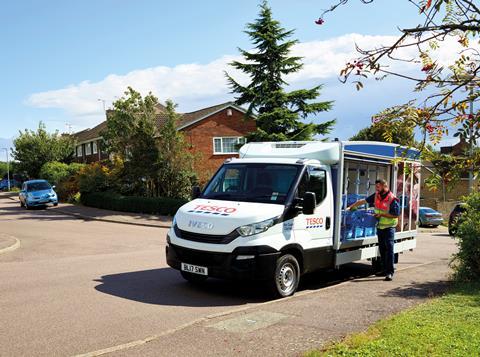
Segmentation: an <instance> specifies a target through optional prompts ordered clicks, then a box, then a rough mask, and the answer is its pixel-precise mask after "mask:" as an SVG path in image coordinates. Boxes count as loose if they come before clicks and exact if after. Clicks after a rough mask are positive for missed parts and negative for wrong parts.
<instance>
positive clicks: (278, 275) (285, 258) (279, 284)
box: [270, 254, 300, 298]
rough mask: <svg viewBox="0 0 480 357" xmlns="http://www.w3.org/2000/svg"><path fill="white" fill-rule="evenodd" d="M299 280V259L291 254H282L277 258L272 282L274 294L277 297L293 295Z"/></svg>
mask: <svg viewBox="0 0 480 357" xmlns="http://www.w3.org/2000/svg"><path fill="white" fill-rule="evenodd" d="M299 282H300V266H299V265H298V261H297V259H296V258H295V257H294V256H293V255H291V254H285V255H282V256H281V257H280V258H278V259H277V265H276V267H275V274H274V276H273V279H272V281H271V282H270V284H271V290H272V293H273V295H274V296H275V297H277V298H283V297H287V296H290V295H293V294H294V293H295V291H297V288H298V283H299Z"/></svg>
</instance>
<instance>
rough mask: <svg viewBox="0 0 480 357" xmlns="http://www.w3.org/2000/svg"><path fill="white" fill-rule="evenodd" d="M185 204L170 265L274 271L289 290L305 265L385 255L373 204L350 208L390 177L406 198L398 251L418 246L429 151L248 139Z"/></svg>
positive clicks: (188, 273) (192, 273) (275, 285)
mask: <svg viewBox="0 0 480 357" xmlns="http://www.w3.org/2000/svg"><path fill="white" fill-rule="evenodd" d="M239 156H240V158H238V159H229V160H227V161H226V162H225V163H224V164H223V165H222V166H221V167H220V169H219V170H218V171H217V172H216V174H215V175H214V176H213V177H212V179H211V180H210V182H209V183H208V184H207V185H206V187H205V189H204V190H203V192H200V190H198V189H197V190H194V196H195V197H194V199H193V200H192V201H191V202H188V203H187V204H185V205H184V206H182V207H181V208H180V209H179V210H178V212H177V214H176V215H175V217H174V219H173V225H172V227H171V229H170V231H169V232H168V235H167V247H166V255H167V262H168V264H169V265H170V266H171V267H172V268H175V269H177V270H180V272H181V274H182V276H183V277H184V278H185V279H187V280H189V281H191V282H196V283H198V282H201V281H203V280H205V279H207V278H208V277H214V278H226V279H254V280H264V281H265V282H266V283H267V284H269V286H270V287H271V288H272V291H273V292H274V294H276V295H277V296H280V297H284V296H289V295H291V294H293V293H294V292H295V290H296V289H297V287H298V283H299V280H300V277H301V276H302V274H305V273H308V272H312V271H316V270H319V269H329V268H338V267H339V266H341V265H343V264H346V263H350V262H354V261H358V260H366V259H368V260H372V261H373V262H374V263H375V262H378V257H379V250H378V241H377V237H376V227H375V223H376V220H375V218H374V217H373V214H372V212H371V210H372V209H371V208H368V207H362V208H360V209H359V210H357V211H354V212H350V211H347V212H346V211H345V208H346V207H347V206H348V205H350V204H352V203H353V202H355V201H357V200H358V199H361V198H365V197H366V196H367V195H370V194H372V193H373V192H374V190H375V180H376V179H379V178H383V179H386V180H387V182H389V183H390V188H391V190H392V191H393V192H394V193H395V195H396V196H397V197H398V198H399V199H400V205H401V216H400V217H399V225H398V227H397V233H396V235H395V253H397V254H396V259H397V260H398V253H401V252H404V251H406V250H411V249H413V248H415V246H416V240H415V237H416V234H417V231H416V229H417V217H418V208H419V197H420V192H419V187H420V162H419V159H418V157H419V152H418V151H416V150H413V149H407V148H403V147H400V146H399V145H395V144H387V143H380V142H341V141H334V142H320V141H314V142H273V143H272V142H264V143H248V144H245V145H244V146H243V147H242V148H241V149H240V155H239Z"/></svg>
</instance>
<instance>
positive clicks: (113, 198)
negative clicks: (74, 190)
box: [80, 192, 187, 216]
mask: <svg viewBox="0 0 480 357" xmlns="http://www.w3.org/2000/svg"><path fill="white" fill-rule="evenodd" d="M80 200H81V202H82V203H83V204H84V205H85V206H90V207H97V208H103V209H109V210H113V211H121V212H133V213H149V214H160V215H168V216H173V215H174V214H175V213H176V212H177V210H178V209H179V208H180V206H182V205H183V204H185V203H186V202H187V201H186V200H183V199H175V198H163V197H160V198H154V197H138V196H122V195H119V194H115V193H112V192H90V193H84V192H82V194H81V196H80Z"/></svg>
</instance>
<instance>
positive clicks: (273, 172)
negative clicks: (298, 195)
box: [202, 163, 301, 204]
mask: <svg viewBox="0 0 480 357" xmlns="http://www.w3.org/2000/svg"><path fill="white" fill-rule="evenodd" d="M300 170H301V166H300V165H287V164H268V163H265V164H262V163H248V164H226V165H223V167H222V168H221V169H220V170H219V171H218V172H217V174H216V175H215V177H213V179H212V180H211V181H210V183H209V184H208V186H207V188H206V189H205V191H204V193H203V195H202V198H209V199H216V200H226V201H245V202H262V203H274V204H284V203H285V200H286V198H287V197H288V194H289V192H290V189H291V187H292V185H293V183H294V182H295V179H296V178H297V177H298V174H299V172H300Z"/></svg>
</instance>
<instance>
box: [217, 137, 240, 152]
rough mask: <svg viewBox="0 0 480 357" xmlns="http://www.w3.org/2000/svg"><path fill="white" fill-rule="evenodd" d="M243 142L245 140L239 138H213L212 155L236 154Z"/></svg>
mask: <svg viewBox="0 0 480 357" xmlns="http://www.w3.org/2000/svg"><path fill="white" fill-rule="evenodd" d="M245 142H246V140H245V138H243V137H241V136H240V137H237V136H233V137H221V138H213V153H214V154H237V153H238V148H239V146H241V145H243V144H245Z"/></svg>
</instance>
